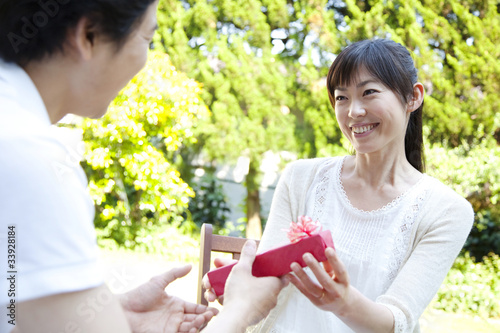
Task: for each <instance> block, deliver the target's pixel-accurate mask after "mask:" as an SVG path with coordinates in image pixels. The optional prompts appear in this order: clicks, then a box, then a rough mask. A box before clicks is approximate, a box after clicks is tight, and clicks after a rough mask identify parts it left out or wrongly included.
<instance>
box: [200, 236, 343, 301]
mask: <svg viewBox="0 0 500 333" xmlns="http://www.w3.org/2000/svg"><path fill="white" fill-rule="evenodd" d="M327 247H332V248H334V246H333V239H332V234H331V232H330V231H328V230H325V231H322V232H320V233H319V234H316V235H312V236H310V237H307V238H304V239H302V240H300V241H298V242H297V243H293V244H288V245H284V246H281V247H278V248H275V249H272V250H269V251H266V252H264V253H261V254H259V255H257V257H256V258H255V261H254V263H253V266H252V275H253V276H255V277H263V276H277V277H278V276H282V275H285V274H287V273H290V271H291V269H290V265H291V264H292V263H293V262H297V263H299V265H301V266H302V267H305V266H307V265H306V263H305V262H304V260H303V259H302V256H303V255H304V253H307V252H309V253H311V254H312V255H313V256H314V257H315V258H316V260H318V261H319V262H322V261H326V260H327V258H326V256H325V249H326V248H327ZM235 264H236V263H234V264H231V265H228V266H224V267H220V268H217V269H214V270H213V271H210V272H208V273H207V276H208V279H209V281H210V285H211V286H212V288H213V289H214V291H215V294H216V295H217V296H221V295H223V294H224V286H225V285H226V280H227V277H228V276H229V273H230V272H231V270H232V269H233V266H234V265H235Z"/></svg>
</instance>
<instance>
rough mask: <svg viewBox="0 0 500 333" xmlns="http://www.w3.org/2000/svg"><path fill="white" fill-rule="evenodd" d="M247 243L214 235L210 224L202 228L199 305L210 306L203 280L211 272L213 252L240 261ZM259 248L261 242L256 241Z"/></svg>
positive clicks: (244, 240)
mask: <svg viewBox="0 0 500 333" xmlns="http://www.w3.org/2000/svg"><path fill="white" fill-rule="evenodd" d="M246 241H247V238H241V237H231V236H221V235H214V234H213V228H212V225H211V224H210V223H204V224H203V225H202V226H201V238H200V266H199V271H198V297H197V302H198V304H203V305H208V302H207V300H206V299H205V298H204V297H203V291H204V290H203V285H202V279H203V276H205V274H207V273H208V272H209V271H210V263H211V260H212V252H221V253H231V254H232V256H233V259H239V258H240V254H241V249H242V248H243V245H244V244H245V242H246ZM255 242H256V243H257V246H258V245H259V241H258V240H256V241H255Z"/></svg>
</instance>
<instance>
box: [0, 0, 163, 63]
mask: <svg viewBox="0 0 500 333" xmlns="http://www.w3.org/2000/svg"><path fill="white" fill-rule="evenodd" d="M154 1H155V0H0V58H2V59H3V60H4V61H6V62H14V63H17V64H20V65H22V64H25V63H29V62H31V61H35V60H41V59H43V58H44V57H45V56H50V55H52V54H54V53H57V52H61V51H63V47H64V43H65V40H66V35H67V33H68V31H69V29H72V28H74V27H75V26H76V24H77V23H78V22H79V21H80V19H81V18H83V17H86V18H88V20H89V24H90V25H92V26H93V27H95V29H96V31H97V32H98V33H100V34H102V35H103V36H105V37H106V38H109V39H110V40H111V41H113V42H114V43H115V44H116V45H117V49H119V48H120V46H121V45H123V43H124V42H125V41H126V39H127V37H128V36H129V34H130V33H131V32H132V31H133V29H134V28H135V26H136V25H137V24H139V23H140V22H142V19H143V17H144V14H145V12H146V10H147V9H148V7H149V6H150V5H151V4H152V3H153V2H154ZM89 37H92V36H89Z"/></svg>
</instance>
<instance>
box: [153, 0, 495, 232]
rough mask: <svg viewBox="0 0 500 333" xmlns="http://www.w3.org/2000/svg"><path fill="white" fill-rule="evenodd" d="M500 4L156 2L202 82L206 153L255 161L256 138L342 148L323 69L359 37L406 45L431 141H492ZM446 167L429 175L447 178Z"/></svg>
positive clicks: (300, 148) (183, 64)
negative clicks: (208, 118) (422, 91)
mask: <svg viewBox="0 0 500 333" xmlns="http://www.w3.org/2000/svg"><path fill="white" fill-rule="evenodd" d="M499 11H500V6H499V5H498V3H497V1H496V0H486V1H485V0H468V1H465V0H438V1H436V0H417V1H410V0H370V1H362V0H345V1H338V0H307V1H306V0H286V1H285V0H277V1H272V0H238V1H235V0H211V1H208V0H198V1H194V0H183V1H174V0H162V1H161V3H160V14H159V18H160V25H161V29H160V34H159V36H158V38H157V40H156V42H157V45H158V46H159V47H161V48H163V49H164V50H165V51H166V52H168V53H169V54H170V55H171V57H172V61H173V62H174V64H175V65H176V66H177V67H179V68H181V69H182V70H183V71H185V72H186V73H188V75H190V76H191V77H193V78H196V79H197V80H198V81H199V82H202V83H203V84H204V87H205V88H206V89H205V90H204V93H203V95H202V96H203V99H204V100H205V102H206V103H207V105H208V106H209V108H210V109H211V110H212V112H213V115H212V123H211V125H210V126H206V127H205V126H204V127H205V128H204V130H206V131H205V132H204V136H203V142H205V143H206V146H205V147H206V148H205V151H212V152H216V153H215V154H211V156H213V157H214V158H215V157H218V158H220V157H224V156H221V155H224V154H227V155H228V156H229V155H231V156H235V155H244V154H247V156H249V157H250V158H251V161H252V162H251V169H257V166H258V163H259V158H258V156H260V154H261V153H262V151H265V150H266V149H265V148H266V147H263V146H262V145H269V146H270V147H269V148H272V149H290V150H293V149H295V152H297V153H298V155H299V156H304V157H314V156H325V155H336V154H340V153H345V151H346V148H348V147H347V146H348V145H346V144H345V143H344V142H343V141H342V139H341V133H340V131H339V129H338V127H337V126H336V124H335V120H334V116H333V112H332V111H333V110H332V108H331V106H330V105H329V102H328V98H327V93H326V89H325V77H326V74H327V72H328V67H329V66H330V64H331V62H332V60H333V59H334V57H335V55H336V54H338V53H339V52H340V50H342V49H343V48H344V47H346V46H348V45H349V44H351V43H353V42H355V41H358V40H361V39H366V38H391V39H393V40H395V41H396V42H400V43H402V44H403V45H405V46H406V47H408V48H409V49H410V51H411V52H412V53H413V55H414V59H415V62H416V65H417V68H418V69H419V77H420V80H421V81H422V82H423V83H424V86H425V88H426V97H425V115H424V125H425V131H426V137H427V140H428V142H429V149H437V150H439V149H441V147H442V148H443V149H444V150H445V151H446V152H447V154H448V153H449V154H461V155H457V156H458V158H466V157H467V156H468V155H469V154H471V155H474V154H475V152H476V151H481V150H483V149H486V150H488V151H491V152H496V151H497V150H496V149H497V147H498V146H499V144H500V114H499V113H498V112H496V110H498V109H499V107H500V95H499V94H498V93H497V92H498V90H499V88H500V14H499ZM283 106H285V107H283ZM278 108H280V109H281V110H290V115H292V116H293V117H289V116H284V115H282V114H280V113H279V112H277V110H278ZM255 110H265V111H259V112H256V111H255ZM271 110H274V111H271ZM266 112H274V113H273V116H271V114H270V113H266ZM265 120H268V121H270V122H274V123H275V124H277V126H278V127H279V126H281V127H282V128H283V129H284V128H285V126H286V129H287V130H288V129H289V130H290V131H293V132H294V134H295V138H296V139H295V142H294V143H295V145H280V144H279V143H280V142H284V143H290V142H293V140H291V139H289V136H288V135H289V134H288V133H287V135H283V133H278V135H281V136H280V137H275V136H274V133H273V132H272V131H271V132H268V128H267V127H266V126H265ZM485 139H486V140H487V141H488V144H487V145H482V146H481V147H477V145H478V143H480V142H482V141H484V140H485ZM490 139H492V140H490ZM271 146H272V147H271ZM457 148H460V149H457ZM475 149H476V150H475ZM432 155H433V152H430V156H432ZM228 156H226V157H228ZM434 164H435V163H434ZM252 165H253V166H252ZM442 167H444V165H441V166H436V165H432V164H431V168H434V169H442ZM464 168H466V169H465V170H463V171H464V172H472V173H474V177H475V184H477V186H479V187H481V186H482V188H480V189H479V191H480V192H481V195H480V196H479V197H481V198H482V197H484V200H483V199H481V204H479V203H478V200H476V199H474V198H476V197H478V196H476V197H474V194H473V193H475V192H476V191H477V189H476V188H475V187H474V189H472V188H471V189H470V191H466V192H465V194H464V195H465V196H466V197H467V198H468V199H469V200H471V202H472V203H473V205H474V207H482V208H481V214H482V216H486V214H485V213H486V212H490V213H491V214H490V215H488V216H491V219H492V221H494V223H496V225H497V226H500V217H499V216H497V215H496V213H495V211H496V210H495V209H494V208H495V204H494V203H493V202H496V201H495V200H496V199H495V198H496V197H495V195H496V194H495V192H493V191H491V187H488V186H489V185H488V184H489V182H488V179H485V178H484V177H485V176H484V174H480V173H475V172H474V171H475V170H474V169H472V168H470V167H468V166H464ZM492 172H493V173H495V172H498V171H495V170H493V171H492ZM445 174H446V173H442V172H441V173H439V174H437V176H438V178H440V179H441V180H443V181H445V182H449V181H451V179H452V177H451V178H450V177H447V176H445ZM255 175H258V173H255ZM496 175H497V174H494V176H495V177H496ZM253 179H256V180H258V177H253V176H252V172H250V174H249V177H248V178H247V185H248V186H249V189H251V188H252V186H253V185H252V184H257V183H258V181H256V180H253ZM481 184H483V185H481ZM474 186H476V185H474ZM248 198H252V195H251V191H250V190H249V194H248ZM252 200H256V199H255V198H254V199H250V201H252Z"/></svg>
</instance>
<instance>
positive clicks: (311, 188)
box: [249, 157, 474, 333]
mask: <svg viewBox="0 0 500 333" xmlns="http://www.w3.org/2000/svg"><path fill="white" fill-rule="evenodd" d="M343 161H344V158H342V157H336V158H321V159H310V160H300V161H297V162H294V163H291V164H290V165H289V166H288V167H287V168H286V169H285V171H284V173H283V175H282V177H281V179H280V181H279V184H278V187H277V189H276V192H275V194H274V198H273V203H272V206H271V211H270V215H269V219H268V222H267V225H266V228H265V230H264V234H263V237H262V241H261V243H260V246H259V252H263V251H266V250H269V249H271V248H274V247H277V246H281V245H284V244H288V243H289V241H288V240H287V237H286V233H285V231H283V229H287V228H288V227H289V225H290V222H291V221H297V218H298V217H299V216H301V215H307V216H310V217H312V218H313V220H314V221H317V220H318V221H320V222H321V224H322V226H323V229H327V230H331V231H332V236H333V240H334V243H335V247H336V250H337V253H338V255H339V257H340V258H341V260H342V262H343V263H344V264H345V265H346V267H347V270H348V272H349V278H350V282H351V284H352V285H353V286H354V287H356V288H357V289H358V290H359V291H360V292H362V293H363V294H364V295H365V296H367V297H368V298H370V299H372V300H374V301H376V302H378V303H380V304H384V305H385V306H387V307H388V308H389V309H390V310H391V311H392V313H393V315H394V319H395V325H394V326H395V330H394V331H395V332H419V325H418V319H419V317H420V315H421V314H422V312H423V311H424V309H425V307H426V306H427V305H428V304H429V302H430V301H431V300H432V298H433V297H434V295H435V294H436V292H437V290H438V289H439V286H440V285H441V283H442V281H443V279H444V278H445V276H446V274H447V272H448V270H449V269H450V267H451V265H452V264H453V261H454V259H455V258H456V256H457V255H458V253H459V252H460V250H461V248H462V246H463V244H464V242H465V240H466V238H467V236H468V234H469V232H470V229H471V227H472V223H473V220H474V212H473V210H472V207H471V205H470V204H469V203H468V202H467V201H466V200H465V199H464V198H462V197H460V196H459V195H458V194H456V193H455V192H454V191H452V190H451V189H449V188H448V187H446V186H445V185H443V184H442V183H441V182H439V181H438V180H436V179H434V178H432V177H430V176H427V175H424V176H423V177H422V178H421V180H420V181H419V182H418V183H417V184H415V185H414V186H413V187H412V188H410V189H409V190H408V191H406V192H405V193H403V194H401V195H400V196H399V197H397V198H396V199H395V200H393V201H392V202H391V203H389V204H387V205H386V206H384V207H383V208H381V209H378V210H375V211H370V212H366V211H362V210H359V209H357V208H355V207H353V206H352V205H351V203H350V202H349V199H348V197H347V195H346V193H345V191H344V189H343V187H342V183H341V180H340V172H341V168H342V164H343ZM311 275H312V274H311ZM249 331H252V332H272V333H290V332H314V333H320V332H334V333H338V332H352V330H351V329H350V328H349V327H347V326H346V325H345V324H344V323H343V322H342V321H341V320H340V319H338V318H337V317H336V316H335V315H334V314H332V313H330V312H326V311H323V310H320V309H318V308H316V307H315V306H314V305H313V304H312V303H311V302H310V301H309V300H308V299H307V298H306V297H305V296H303V295H302V294H301V293H300V292H299V291H298V290H297V289H296V288H295V287H294V286H293V285H290V286H289V287H287V288H285V289H284V290H283V291H282V292H281V294H280V297H279V300H278V305H277V306H276V308H275V309H274V310H273V311H272V312H271V313H270V315H269V316H268V317H267V318H266V319H264V320H263V321H262V322H261V323H260V324H259V325H257V326H255V327H253V328H251V329H249Z"/></svg>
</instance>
